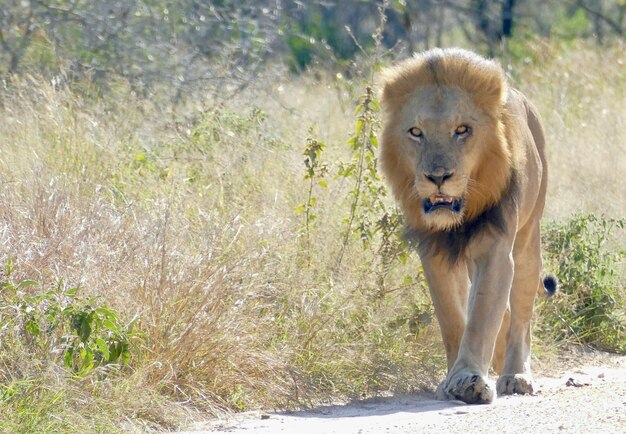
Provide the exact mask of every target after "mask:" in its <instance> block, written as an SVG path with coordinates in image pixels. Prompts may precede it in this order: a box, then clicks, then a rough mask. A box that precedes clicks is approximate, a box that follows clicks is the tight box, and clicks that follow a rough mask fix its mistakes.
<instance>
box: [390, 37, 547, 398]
mask: <svg viewBox="0 0 626 434" xmlns="http://www.w3.org/2000/svg"><path fill="white" fill-rule="evenodd" d="M382 103H383V108H384V110H385V116H386V119H385V126H384V130H383V134H382V146H381V158H380V161H381V167H382V170H383V172H384V174H385V176H386V178H387V181H388V183H389V184H390V186H391V188H392V191H393V194H394V196H395V197H396V199H397V200H398V201H399V202H400V204H401V206H402V208H403V210H404V213H405V217H406V223H407V226H408V228H409V230H412V231H414V232H415V233H416V234H417V238H418V239H417V241H418V243H420V244H421V245H420V257H421V259H422V264H423V266H424V271H425V275H426V278H427V280H428V283H429V287H430V292H431V295H432V298H433V304H434V306H435V311H436V313H437V318H438V320H439V323H440V326H441V331H442V336H443V341H444V345H445V348H446V354H447V357H448V375H447V377H446V379H445V380H444V381H443V382H442V383H441V385H440V387H439V390H438V393H437V396H438V397H439V398H441V399H462V400H464V401H466V402H469V403H483V402H491V401H492V400H493V398H494V396H495V391H494V386H493V385H491V384H490V381H489V380H488V369H489V365H490V363H493V366H494V368H495V369H496V371H497V372H499V373H500V378H499V380H498V383H497V391H498V393H502V394H507V393H529V392H532V377H531V372H530V317H531V314H532V311H533V302H534V298H535V295H536V293H537V291H538V290H539V288H540V287H541V283H540V282H541V279H540V273H541V252H540V233H539V221H540V218H541V215H542V212H543V207H544V202H545V194H546V182H547V171H546V159H545V149H544V148H545V145H544V135H543V129H542V126H541V121H540V118H539V115H538V113H537V111H536V109H535V108H534V107H533V106H532V104H530V102H528V101H527V100H526V98H525V97H524V96H523V95H522V94H521V93H519V92H518V91H516V90H514V89H511V88H509V87H508V86H507V83H506V78H505V74H504V72H503V71H502V69H501V68H500V66H498V64H496V63H495V62H493V61H491V60H487V59H484V58H482V57H480V56H478V55H476V54H474V53H471V52H468V51H465V50H458V49H452V50H440V49H436V50H431V51H429V52H426V53H423V54H421V55H416V56H415V57H413V58H411V59H408V60H406V61H404V62H402V63H400V64H399V65H397V66H395V67H393V68H390V69H389V70H387V71H385V72H384V74H383V92H382ZM459 126H469V127H471V134H470V135H469V136H467V137H466V136H459V135H458V134H456V133H455V131H457V129H458V128H459ZM412 128H419V131H420V133H421V135H419V137H418V138H416V136H415V135H414V134H413V135H409V134H408V131H409V130H411V129H412ZM455 128H456V129H455ZM461 131H463V128H461ZM437 165H440V166H441V167H439V166H437ZM444 166H445V167H444ZM431 167H434V168H435V169H434V170H436V171H444V169H445V171H446V173H448V172H449V173H450V174H451V175H450V176H447V177H446V178H445V181H444V182H443V183H441V184H436V183H435V182H434V181H433V179H434V178H433V177H432V176H430V175H429V172H428V171H429V170H430V168H431ZM433 173H435V172H433ZM442 173H443V172H442ZM436 194H438V195H443V196H445V197H455V198H463V199H464V207H463V208H462V210H461V211H460V212H453V210H452V209H450V210H446V209H441V208H436V210H435V211H434V212H431V211H429V210H427V209H426V207H425V205H424V203H425V200H426V199H427V198H429V197H434V196H433V195H436ZM426 244H428V245H429V247H433V248H428V249H424V248H422V245H426ZM453 248H454V249H456V250H455V251H454V252H453V253H451V252H452V249H453Z"/></svg>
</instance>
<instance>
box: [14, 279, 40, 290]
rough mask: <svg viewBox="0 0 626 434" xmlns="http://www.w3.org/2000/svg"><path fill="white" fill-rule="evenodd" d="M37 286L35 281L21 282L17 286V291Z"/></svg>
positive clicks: (37, 283)
mask: <svg viewBox="0 0 626 434" xmlns="http://www.w3.org/2000/svg"><path fill="white" fill-rule="evenodd" d="M36 285H39V282H37V281H36V280H22V281H21V282H20V283H18V284H17V289H21V288H26V287H28V286H36Z"/></svg>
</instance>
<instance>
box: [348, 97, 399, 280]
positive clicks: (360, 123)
mask: <svg viewBox="0 0 626 434" xmlns="http://www.w3.org/2000/svg"><path fill="white" fill-rule="evenodd" d="M379 111H380V105H379V103H378V101H377V100H376V99H375V97H374V94H373V91H372V88H371V87H369V86H368V87H366V89H365V93H364V94H363V95H362V96H361V98H360V100H359V104H358V105H357V107H356V110H355V114H356V115H357V121H356V125H355V129H354V134H353V135H352V137H351V138H350V139H349V140H348V144H349V145H350V148H351V150H352V159H351V161H349V162H347V163H345V162H342V163H340V164H339V172H338V175H339V176H340V177H343V178H346V179H349V180H351V181H352V182H353V187H352V189H351V190H350V193H349V195H350V199H351V200H350V211H349V214H348V217H346V218H345V220H344V223H345V228H344V231H343V240H342V243H341V250H340V253H339V258H338V260H337V270H338V269H339V268H340V267H341V263H342V261H343V258H344V254H345V251H346V248H347V246H348V244H349V241H350V237H351V236H352V234H353V233H356V234H357V235H358V237H359V239H360V240H361V243H362V245H363V248H366V249H373V250H375V252H376V253H377V255H376V257H377V258H378V259H379V267H378V278H377V280H378V282H377V283H378V286H379V289H381V290H382V289H384V282H385V276H386V275H387V273H388V271H389V267H390V265H391V263H392V262H394V261H395V260H396V259H398V258H400V259H404V260H405V259H406V256H407V255H408V253H407V250H406V248H405V247H406V246H405V245H404V243H403V241H402V239H401V237H400V230H401V229H402V227H403V220H402V216H401V214H400V211H399V210H398V208H397V207H395V206H393V207H390V206H388V204H387V203H386V201H385V198H386V197H387V188H386V187H385V185H384V183H383V181H382V179H381V178H380V174H379V172H378V156H377V150H378V138H377V134H378V131H379V130H380V119H379V118H378V112H379ZM375 240H376V241H377V244H376V245H375V244H373V242H374V241H375Z"/></svg>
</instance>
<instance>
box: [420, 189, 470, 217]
mask: <svg viewBox="0 0 626 434" xmlns="http://www.w3.org/2000/svg"><path fill="white" fill-rule="evenodd" d="M423 205H424V212H425V213H426V214H428V213H431V212H433V211H436V210H438V209H442V208H443V209H447V210H449V211H452V212H454V213H456V214H458V213H460V212H461V210H462V209H463V197H452V196H448V195H445V194H441V193H438V194H433V195H432V196H430V197H428V198H426V199H424V202H423Z"/></svg>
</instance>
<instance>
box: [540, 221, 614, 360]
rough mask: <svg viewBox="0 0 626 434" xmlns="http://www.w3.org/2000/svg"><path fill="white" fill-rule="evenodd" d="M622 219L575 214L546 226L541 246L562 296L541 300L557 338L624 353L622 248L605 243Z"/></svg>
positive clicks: (551, 329)
mask: <svg viewBox="0 0 626 434" xmlns="http://www.w3.org/2000/svg"><path fill="white" fill-rule="evenodd" d="M625 226H626V219H619V220H618V219H608V218H602V217H596V216H594V215H592V214H577V215H575V216H574V217H573V218H572V219H571V220H569V221H567V222H566V223H564V224H558V223H551V224H549V225H547V227H546V228H545V229H546V230H544V251H545V253H546V256H547V259H548V262H550V263H551V264H552V267H554V271H555V272H556V274H557V277H558V278H559V281H560V287H561V296H560V298H559V299H558V300H556V301H554V302H552V301H548V302H545V303H544V304H543V306H542V311H543V312H544V319H543V320H542V321H543V322H547V324H545V325H542V327H549V328H550V331H549V332H551V333H556V337H557V339H572V338H573V339H575V340H576V341H577V342H578V343H582V344H587V345H592V346H594V347H597V348H600V349H603V350H609V351H617V352H626V312H624V310H623V306H624V303H625V302H626V295H625V294H624V287H623V285H624V282H623V280H620V272H619V271H620V268H622V269H623V263H622V262H621V261H622V260H623V258H624V255H625V252H624V251H623V250H619V251H615V250H614V249H613V250H611V249H610V248H608V244H609V243H610V242H611V240H612V238H613V237H615V236H616V234H615V232H616V231H617V230H623V229H624V227H625Z"/></svg>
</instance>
